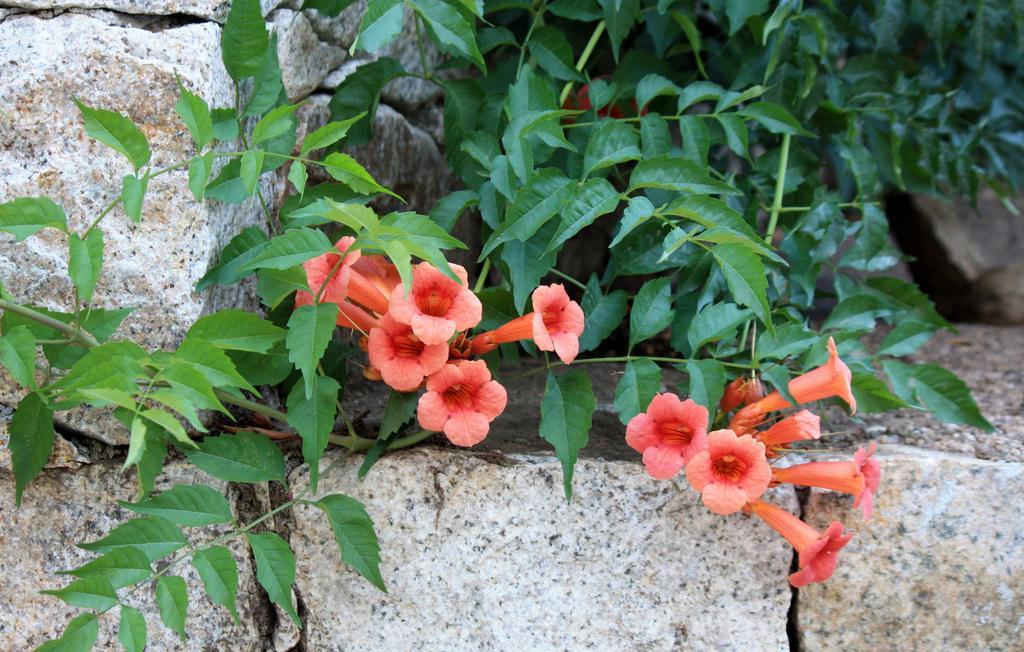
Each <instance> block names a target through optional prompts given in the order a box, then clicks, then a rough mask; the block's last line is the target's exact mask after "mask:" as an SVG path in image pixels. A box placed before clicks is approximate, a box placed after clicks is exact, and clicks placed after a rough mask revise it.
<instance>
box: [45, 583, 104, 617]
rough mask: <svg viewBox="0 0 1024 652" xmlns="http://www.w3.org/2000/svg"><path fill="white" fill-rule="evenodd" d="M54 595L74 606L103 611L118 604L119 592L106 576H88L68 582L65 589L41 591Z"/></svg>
mask: <svg viewBox="0 0 1024 652" xmlns="http://www.w3.org/2000/svg"><path fill="white" fill-rule="evenodd" d="M40 593H42V594H44V595H53V596H56V597H58V598H60V599H61V600H63V601H64V602H66V603H67V604H69V605H71V606H72V607H80V608H82V609H95V610H97V611H103V610H105V609H110V608H111V607H113V606H114V605H115V604H117V593H116V592H115V591H114V587H112V586H111V585H110V580H108V579H107V578H105V577H86V578H83V579H80V580H76V581H74V582H72V583H71V584H68V585H67V586H65V587H64V588H63V589H57V590H54V591H40Z"/></svg>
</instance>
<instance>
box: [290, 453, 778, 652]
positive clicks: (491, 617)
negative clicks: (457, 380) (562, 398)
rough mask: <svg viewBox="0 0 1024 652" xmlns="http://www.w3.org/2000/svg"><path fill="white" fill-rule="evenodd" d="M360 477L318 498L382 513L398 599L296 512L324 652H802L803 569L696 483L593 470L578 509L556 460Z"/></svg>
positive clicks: (428, 464)
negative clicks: (797, 639) (798, 621)
mask: <svg viewBox="0 0 1024 652" xmlns="http://www.w3.org/2000/svg"><path fill="white" fill-rule="evenodd" d="M337 458H338V454H337V453H336V452H335V453H331V454H330V455H329V456H328V459H326V460H325V462H324V463H325V464H329V463H330V462H331V461H333V460H335V459H337ZM360 461H361V460H359V459H355V460H351V461H348V462H346V463H345V464H344V465H343V466H342V467H341V468H339V469H336V470H335V471H334V472H332V473H331V475H330V476H329V477H327V478H324V479H322V480H321V487H320V489H321V492H322V493H333V492H341V493H345V494H348V495H351V496H353V497H354V498H356V499H358V500H361V501H364V502H365V503H366V506H367V509H368V511H369V512H370V515H371V516H372V517H374V518H375V522H376V526H377V531H378V533H379V536H380V540H381V548H382V556H383V564H382V572H383V575H384V578H385V582H386V583H387V585H388V589H389V593H387V594H382V593H380V592H378V591H377V590H376V589H375V588H373V587H372V586H371V585H369V584H368V583H367V582H365V581H364V580H362V578H360V577H359V576H358V575H356V573H355V572H354V571H352V570H350V569H348V568H346V567H344V566H343V565H342V564H341V563H340V560H339V556H338V551H337V549H336V547H335V546H334V542H333V537H332V535H331V532H330V529H329V527H328V525H327V523H326V520H325V519H324V517H323V515H322V514H320V513H319V511H318V510H316V509H315V508H307V507H302V508H300V509H298V510H297V512H296V517H295V527H294V529H293V530H292V535H291V544H292V546H293V548H294V549H295V552H296V556H297V558H298V560H299V562H298V584H297V586H298V593H299V594H300V595H301V596H302V599H303V602H304V604H305V605H306V610H307V618H308V622H307V625H306V634H305V641H306V644H307V646H308V649H315V650H320V649H376V650H379V649H389V650H464V649H513V648H521V649H583V648H588V649H599V650H615V649H649V650H669V649H677V648H680V647H682V648H694V649H709V648H714V649H721V648H737V647H743V648H744V649H763V650H785V649H788V645H789V644H788V639H787V635H786V620H787V611H788V609H789V604H790V599H791V591H790V588H789V585H788V584H787V582H786V577H787V574H788V570H789V565H790V562H791V560H792V551H791V550H790V549H789V547H788V545H787V544H786V543H785V542H784V541H783V540H782V539H781V538H779V537H777V536H776V535H775V534H774V533H772V532H771V531H770V530H768V528H767V527H764V526H763V525H762V524H761V523H759V522H756V521H755V520H753V519H751V518H749V517H746V516H743V515H735V516H732V517H728V518H722V517H719V516H716V515H714V514H711V513H710V512H708V511H707V510H706V509H705V508H704V507H703V506H701V505H700V504H699V502H698V501H697V500H696V495H695V494H694V493H693V492H692V491H691V490H690V489H689V488H688V487H686V486H684V483H685V481H675V482H656V481H654V480H651V479H650V478H649V477H648V476H647V475H646V474H645V473H644V472H643V469H642V467H641V466H640V465H639V464H637V463H635V462H634V463H627V462H603V461H597V460H582V461H580V463H579V464H578V465H577V467H576V473H575V495H574V499H573V501H572V502H571V503H568V504H567V503H566V502H565V500H564V498H563V496H562V488H561V468H560V466H559V464H558V462H557V460H555V459H554V458H553V457H551V456H544V455H514V456H495V455H490V456H488V455H475V454H472V453H466V452H463V451H448V450H438V449H431V448H422V449H416V450H412V451H407V452H401V453H396V454H393V455H389V456H386V457H384V458H383V459H382V460H380V461H379V462H378V463H377V465H376V466H374V468H373V470H372V471H371V472H370V474H369V475H368V476H367V478H366V479H365V480H364V481H361V482H360V481H359V480H357V479H356V469H357V468H358V466H359V463H360ZM304 479H305V467H301V468H300V469H298V470H297V471H295V472H294V473H293V474H292V480H293V482H294V483H296V484H297V485H301V484H302V483H303V482H304ZM775 493H776V496H775V499H776V500H781V501H782V502H783V504H786V505H788V506H789V507H791V508H793V507H795V504H796V501H795V496H794V494H793V493H792V492H791V491H788V490H784V491H782V490H780V491H776V492H775ZM341 623H344V625H340V624H341Z"/></svg>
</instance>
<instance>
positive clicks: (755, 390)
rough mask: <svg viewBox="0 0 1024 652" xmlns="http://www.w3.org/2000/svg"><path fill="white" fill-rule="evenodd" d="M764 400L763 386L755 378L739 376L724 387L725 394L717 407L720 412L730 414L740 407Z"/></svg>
mask: <svg viewBox="0 0 1024 652" xmlns="http://www.w3.org/2000/svg"><path fill="white" fill-rule="evenodd" d="M762 398H764V385H762V384H761V381H760V380H758V379H757V378H751V377H750V376H740V377H739V378H737V379H736V380H734V381H732V382H731V383H729V384H728V385H726V386H725V393H723V394H722V400H721V401H720V402H719V406H720V407H721V408H722V412H732V411H733V410H735V409H736V408H738V407H739V406H741V405H747V404H749V403H753V402H754V401H758V400H760V399H762Z"/></svg>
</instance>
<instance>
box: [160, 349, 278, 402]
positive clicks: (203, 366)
mask: <svg viewBox="0 0 1024 652" xmlns="http://www.w3.org/2000/svg"><path fill="white" fill-rule="evenodd" d="M174 357H175V358H176V359H177V360H180V361H184V362H187V363H188V364H189V365H191V367H192V368H193V369H195V370H196V371H198V372H199V373H200V374H202V376H203V377H204V378H205V379H206V381H207V382H208V383H210V385H212V386H214V387H240V388H242V389H244V390H247V391H250V392H253V393H254V394H255V393H258V392H257V391H256V388H255V387H253V386H252V385H250V384H249V382H248V381H247V380H246V379H245V378H243V377H242V375H241V374H240V373H238V370H237V369H236V368H235V364H234V363H233V362H232V361H231V358H229V357H228V356H227V354H225V353H224V352H223V351H221V350H220V349H218V348H215V347H214V346H213V345H212V344H209V343H207V342H205V341H203V340H200V339H186V340H185V341H184V342H182V343H181V346H179V347H178V350H177V351H175V352H174Z"/></svg>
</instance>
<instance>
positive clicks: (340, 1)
mask: <svg viewBox="0 0 1024 652" xmlns="http://www.w3.org/2000/svg"><path fill="white" fill-rule="evenodd" d="M353 2H355V0H305V2H303V3H302V8H303V10H306V9H315V10H316V11H317V13H320V14H322V15H324V16H330V17H334V16H337V15H338V14H340V13H341V12H342V11H344V10H345V9H346V8H348V7H349V6H350V5H351V4H352V3H353Z"/></svg>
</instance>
